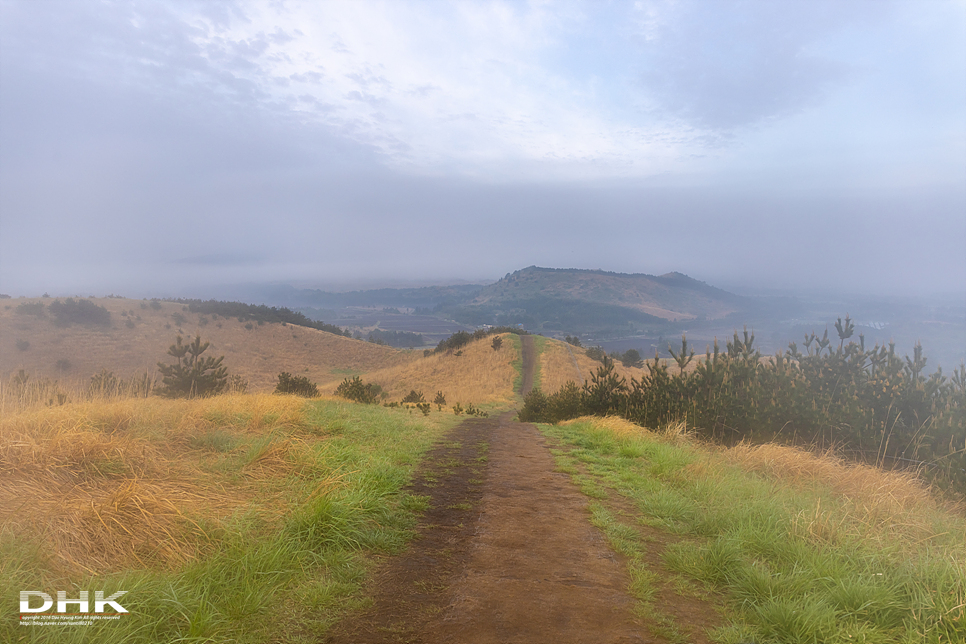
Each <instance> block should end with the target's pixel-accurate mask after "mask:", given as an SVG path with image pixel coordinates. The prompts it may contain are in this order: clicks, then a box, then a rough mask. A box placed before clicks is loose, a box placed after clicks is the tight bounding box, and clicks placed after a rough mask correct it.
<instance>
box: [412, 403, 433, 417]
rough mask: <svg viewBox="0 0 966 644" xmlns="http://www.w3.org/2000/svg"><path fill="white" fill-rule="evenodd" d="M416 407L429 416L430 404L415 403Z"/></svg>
mask: <svg viewBox="0 0 966 644" xmlns="http://www.w3.org/2000/svg"><path fill="white" fill-rule="evenodd" d="M416 409H418V410H419V411H421V412H423V416H429V412H430V411H432V406H431V405H430V404H429V403H428V402H421V403H416Z"/></svg>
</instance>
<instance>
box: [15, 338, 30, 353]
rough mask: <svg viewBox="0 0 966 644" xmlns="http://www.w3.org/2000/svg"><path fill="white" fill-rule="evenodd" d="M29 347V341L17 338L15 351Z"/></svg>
mask: <svg viewBox="0 0 966 644" xmlns="http://www.w3.org/2000/svg"><path fill="white" fill-rule="evenodd" d="M29 348H30V341H29V340H23V339H18V340H17V351H26V350H27V349H29Z"/></svg>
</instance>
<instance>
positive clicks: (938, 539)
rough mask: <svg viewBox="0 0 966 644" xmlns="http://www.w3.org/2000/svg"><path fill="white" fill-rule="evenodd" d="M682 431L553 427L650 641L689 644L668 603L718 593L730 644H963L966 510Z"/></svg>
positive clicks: (777, 451) (767, 450)
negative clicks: (716, 444)
mask: <svg viewBox="0 0 966 644" xmlns="http://www.w3.org/2000/svg"><path fill="white" fill-rule="evenodd" d="M683 429H684V425H683V423H682V424H678V425H675V426H672V428H671V429H670V430H668V431H666V432H664V433H654V432H650V431H647V430H645V429H643V428H641V427H640V426H637V425H634V424H632V423H630V422H627V421H624V420H621V419H618V418H614V417H611V418H605V419H601V418H586V419H580V420H578V421H570V422H567V423H562V424H559V425H556V426H545V427H544V431H545V432H546V433H547V434H549V435H550V436H552V437H553V438H555V439H556V440H559V441H561V444H562V446H563V449H560V450H557V451H556V455H557V459H558V465H559V466H560V468H561V469H563V470H564V471H566V472H569V473H571V474H572V475H573V477H574V481H575V482H576V483H577V484H578V485H579V486H580V487H581V488H582V489H583V490H584V492H585V493H587V494H588V495H589V496H590V497H591V498H592V499H593V501H592V503H591V512H592V516H593V520H594V522H595V523H596V524H597V525H598V526H599V527H600V528H601V529H602V530H604V532H605V534H606V535H607V536H608V538H609V540H610V542H611V544H612V546H613V547H614V548H615V549H616V550H617V551H618V552H621V553H622V554H624V555H625V556H626V557H627V558H628V559H627V561H628V566H629V572H630V576H631V579H632V580H633V583H632V590H633V592H634V593H635V594H636V595H637V598H638V600H639V601H640V602H641V611H640V614H641V615H642V616H643V617H644V619H645V620H647V622H648V624H649V627H651V628H652V629H653V630H655V631H658V632H661V633H663V634H664V635H665V636H666V637H667V638H668V639H669V641H678V642H686V641H689V639H688V637H687V636H686V632H687V626H688V625H687V624H682V623H679V622H675V620H674V619H672V618H671V617H670V616H669V615H668V614H665V613H664V612H662V605H661V603H660V601H658V600H659V598H660V596H661V595H662V594H666V593H669V592H671V593H678V594H679V595H681V596H684V597H705V598H707V599H709V600H712V601H713V598H714V595H709V593H716V594H717V596H720V597H722V598H723V599H722V600H721V601H722V602H723V604H724V606H725V612H724V615H725V616H726V623H725V625H723V626H721V627H720V628H718V629H717V630H716V631H715V632H714V633H713V636H714V640H715V641H718V642H724V643H730V644H738V643H740V642H776V643H786V642H787V643H791V642H823V643H840V642H841V643H845V642H870V643H871V642H910V643H911V642H917V643H929V644H945V643H951V642H962V641H966V566H964V562H966V519H964V518H963V515H962V513H961V509H959V510H956V509H951V508H947V507H944V506H943V505H941V504H940V503H939V502H937V501H936V500H935V497H933V496H932V495H931V494H930V493H929V491H928V490H927V489H926V488H925V487H924V486H923V484H922V483H921V482H920V481H919V480H917V479H916V478H915V477H914V476H913V475H910V474H906V473H900V472H886V471H882V470H881V469H877V468H875V467H871V466H866V465H856V464H852V465H849V464H846V463H844V462H842V461H840V460H838V459H837V458H834V457H830V456H815V455H813V454H811V453H808V452H803V451H800V450H797V449H795V448H791V447H782V446H778V445H774V444H770V445H762V446H757V447H756V446H751V445H748V444H745V443H743V444H740V445H737V446H735V447H733V448H730V449H722V448H717V449H716V448H709V447H707V446H702V445H701V444H697V443H695V441H694V440H693V439H691V438H688V437H687V436H686V435H685V434H683V433H682V430H683ZM655 530H657V532H655ZM654 551H657V552H660V553H661V557H660V560H661V563H660V564H659V565H657V566H656V567H655V565H654V563H652V559H649V557H648V556H647V555H648V553H653V552H654Z"/></svg>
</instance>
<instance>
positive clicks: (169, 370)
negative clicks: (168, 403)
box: [158, 335, 228, 398]
mask: <svg viewBox="0 0 966 644" xmlns="http://www.w3.org/2000/svg"><path fill="white" fill-rule="evenodd" d="M210 344H211V343H209V342H204V343H202V341H201V336H200V335H199V336H196V337H195V339H194V340H193V341H192V342H191V344H183V338H182V337H181V336H180V335H179V336H177V339H176V341H175V344H172V345H171V346H170V347H169V348H168V355H169V356H171V357H173V358H175V359H176V360H177V362H176V363H175V364H173V365H168V364H164V363H163V362H159V363H158V371H160V372H161V383H162V387H161V389H160V390H159V393H160V394H161V395H162V396H167V397H169V398H194V397H203V396H213V395H215V394H218V393H221V392H222V391H224V390H225V388H226V387H227V385H228V369H227V367H225V366H224V365H222V364H221V363H222V361H223V360H224V359H225V356H221V357H218V358H213V357H211V356H206V357H202V356H201V354H202V353H204V352H205V351H207V349H208V347H209V346H210Z"/></svg>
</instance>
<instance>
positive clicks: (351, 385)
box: [335, 376, 377, 405]
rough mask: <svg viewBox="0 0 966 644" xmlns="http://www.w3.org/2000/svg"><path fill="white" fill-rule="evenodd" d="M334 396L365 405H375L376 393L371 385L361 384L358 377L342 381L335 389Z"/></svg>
mask: <svg viewBox="0 0 966 644" xmlns="http://www.w3.org/2000/svg"><path fill="white" fill-rule="evenodd" d="M335 395H336V396H340V397H342V398H346V399H347V400H354V401H355V402H360V403H363V404H366V405H371V404H373V403H375V402H376V397H377V396H376V393H375V392H374V391H373V389H372V384H371V383H363V382H362V379H361V378H360V377H359V376H355V377H354V378H352V379H351V380H350V379H348V378H346V379H345V380H343V381H342V383H341V384H339V386H338V387H336V390H335Z"/></svg>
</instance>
